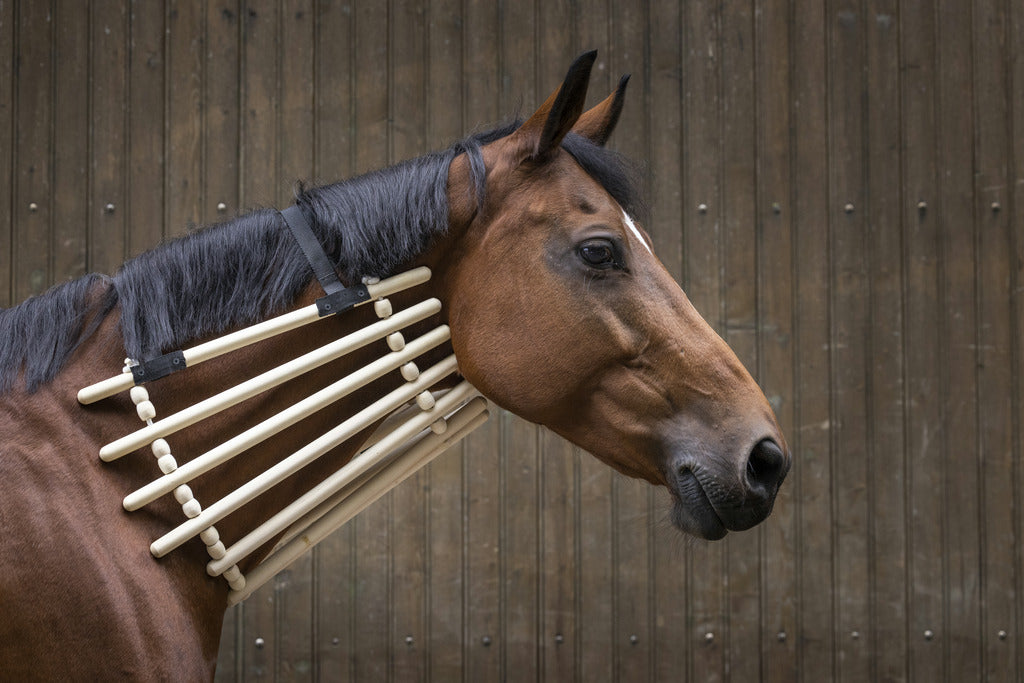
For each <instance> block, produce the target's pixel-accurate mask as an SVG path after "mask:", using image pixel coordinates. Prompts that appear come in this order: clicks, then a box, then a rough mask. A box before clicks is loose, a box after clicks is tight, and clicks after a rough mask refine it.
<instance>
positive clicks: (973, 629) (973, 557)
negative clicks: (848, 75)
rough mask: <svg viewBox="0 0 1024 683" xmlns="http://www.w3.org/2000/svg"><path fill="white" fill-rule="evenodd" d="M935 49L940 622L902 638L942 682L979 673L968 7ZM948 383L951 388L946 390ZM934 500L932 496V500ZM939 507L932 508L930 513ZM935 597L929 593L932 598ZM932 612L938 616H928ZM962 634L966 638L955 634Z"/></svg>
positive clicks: (953, 12)
mask: <svg viewBox="0 0 1024 683" xmlns="http://www.w3.org/2000/svg"><path fill="white" fill-rule="evenodd" d="M938 17H939V20H938V21H939V25H938V30H939V33H938V36H937V39H936V44H937V45H938V46H939V56H938V59H939V62H938V64H939V67H938V69H937V72H938V73H941V74H942V75H943V77H942V82H941V85H940V92H939V97H940V99H939V104H938V110H939V112H940V114H939V117H940V118H939V128H938V131H939V137H938V138H937V140H938V145H937V146H938V153H939V155H940V161H939V168H940V169H941V172H942V177H941V180H940V185H939V187H940V197H941V199H940V202H941V204H940V206H941V211H942V213H941V214H940V216H939V217H940V218H941V222H940V223H939V228H938V229H939V231H940V237H939V239H940V245H939V254H940V259H941V263H940V274H941V275H940V277H941V278H942V285H941V286H942V287H943V290H944V291H943V301H944V306H943V315H940V317H939V322H938V326H937V331H940V333H941V334H943V336H944V342H945V343H944V344H942V345H939V349H940V350H939V354H940V363H941V366H940V367H941V368H942V369H943V372H942V374H941V375H940V377H941V378H942V380H943V383H944V386H943V387H942V388H940V394H941V395H943V396H945V397H947V398H946V399H945V400H944V401H942V402H941V403H940V409H941V411H942V422H943V426H942V427H940V428H939V430H937V431H938V434H937V435H936V436H937V437H938V438H936V439H935V442H936V443H937V444H941V448H942V450H941V451H939V454H940V455H941V456H942V458H943V460H944V467H943V474H944V475H945V482H944V486H943V488H942V489H941V494H940V493H939V491H940V489H938V488H937V489H936V490H935V494H933V495H935V496H936V498H937V499H936V500H935V501H934V502H933V503H932V506H933V508H932V509H941V510H943V511H944V519H943V524H942V533H943V536H942V540H943V546H942V551H943V560H942V561H941V562H938V563H936V562H935V559H934V558H928V559H927V560H926V562H928V563H929V564H937V565H938V566H939V567H940V568H941V569H942V570H943V585H942V590H941V593H940V594H939V595H940V596H941V599H942V602H941V603H940V604H943V608H944V612H945V614H946V615H948V616H947V617H946V621H945V623H942V624H941V625H940V626H939V627H936V626H932V625H929V624H917V625H916V626H917V628H915V629H912V630H911V631H910V638H911V642H912V643H913V642H914V641H917V642H919V643H921V645H920V646H919V647H920V648H921V651H922V654H924V655H926V656H929V657H932V658H935V659H941V661H942V664H943V666H944V669H945V674H946V675H947V676H949V677H950V678H951V679H956V678H960V677H967V678H978V677H981V650H980V647H979V645H980V643H979V641H978V636H979V635H980V632H979V629H980V626H981V614H980V605H979V603H978V599H979V597H980V596H981V592H980V590H981V586H980V585H979V582H978V579H979V576H978V569H979V561H980V557H979V553H980V552H981V547H980V544H979V540H980V538H981V535H980V533H979V532H980V529H979V526H978V525H979V516H978V515H979V500H978V491H979V489H978V483H979V481H978V473H979V469H978V464H977V463H978V460H977V459H978V438H979V434H978V414H977V406H978V385H977V361H978V356H977V354H978V349H977V319H978V318H977V316H978V312H977V283H976V277H977V258H978V252H977V248H976V228H975V224H974V220H973V218H974V215H975V208H974V206H975V197H974V187H973V183H974V180H973V173H965V171H966V170H967V169H969V168H970V166H971V165H972V164H973V163H974V153H975V152H974V144H973V143H974V139H973V138H974V136H972V135H968V134H967V133H966V131H970V130H972V129H973V128H974V127H975V122H974V113H973V111H972V110H973V103H972V100H973V99H974V95H973V88H974V78H973V74H972V72H971V71H972V59H971V51H972V42H973V41H972V31H971V29H970V27H971V26H972V24H973V18H972V16H971V8H970V7H968V6H965V5H964V4H963V3H960V4H959V5H956V4H954V3H949V4H947V5H944V6H941V8H940V14H939V15H938ZM954 387H955V389H954ZM939 496H941V497H939ZM940 506H941V507H940ZM939 595H937V596H936V597H939ZM936 616H938V615H936ZM925 629H931V630H933V631H935V632H936V633H938V634H940V636H941V637H942V638H944V639H945V642H946V644H947V647H946V648H945V651H944V652H942V656H941V658H940V657H939V656H937V653H936V650H937V648H936V647H935V646H934V644H933V643H928V642H927V641H924V640H922V636H921V634H922V632H923V631H924V630H925ZM964 636H966V637H964Z"/></svg>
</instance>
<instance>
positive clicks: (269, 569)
mask: <svg viewBox="0 0 1024 683" xmlns="http://www.w3.org/2000/svg"><path fill="white" fill-rule="evenodd" d="M486 421H487V412H486V411H485V412H483V413H479V414H477V416H476V417H475V418H474V419H473V420H472V421H471V422H470V423H469V424H468V425H466V426H465V427H463V428H462V429H461V430H458V431H453V432H446V433H445V434H443V435H437V434H433V433H431V434H429V435H428V436H427V437H426V438H425V439H424V440H423V441H422V442H421V443H419V444H417V445H416V446H415V447H414V448H413V449H410V451H409V455H410V459H412V458H415V457H416V456H419V455H421V454H420V453H413V451H415V450H418V449H419V448H420V447H421V446H422V448H423V450H424V451H426V454H425V457H421V458H420V459H419V461H418V462H417V464H416V465H415V466H413V467H411V468H410V469H409V470H408V471H407V473H406V474H405V475H404V476H403V477H402V479H405V478H406V477H408V476H409V475H411V474H412V473H413V472H415V471H416V470H417V469H419V468H420V467H422V466H425V465H426V464H427V463H429V462H430V461H431V460H432V459H434V458H435V457H437V456H438V455H440V454H441V453H443V452H445V451H446V450H448V449H449V448H450V447H452V446H454V445H455V444H456V443H458V441H460V440H461V439H463V438H465V437H466V435H467V434H469V433H470V432H472V431H473V430H474V429H476V428H477V427H479V426H480V425H481V424H483V423H484V422H486ZM402 479H399V480H394V481H392V482H390V483H391V486H387V485H386V484H376V483H375V482H370V483H368V484H367V485H366V486H363V487H360V489H359V490H358V491H356V492H355V493H354V494H353V495H352V496H351V497H349V498H348V499H346V500H345V501H343V503H342V504H341V505H338V506H336V507H335V508H334V509H332V510H330V511H329V512H328V513H327V514H326V515H324V516H323V517H321V518H320V519H318V520H317V521H316V522H314V523H313V524H312V525H311V526H310V527H309V528H307V529H306V530H305V531H304V532H303V533H301V534H298V535H297V536H295V537H294V538H293V539H292V540H291V541H289V542H288V543H286V544H285V545H283V546H282V547H281V548H280V549H279V550H277V551H275V552H274V553H273V554H272V555H270V556H269V557H268V558H266V559H265V560H264V561H263V562H261V563H260V564H259V565H257V566H256V567H255V568H254V569H253V570H252V571H250V572H249V573H248V574H247V575H246V577H245V587H244V588H242V589H241V590H232V591H230V592H229V593H228V606H231V605H235V604H237V603H239V602H241V601H243V600H245V599H246V598H247V597H249V596H250V595H252V594H253V593H254V592H255V591H256V590H257V589H258V588H259V587H260V586H262V585H263V584H265V583H266V582H267V581H269V580H270V579H272V578H273V577H274V576H276V575H277V574H278V573H279V572H281V571H283V570H284V569H286V568H288V567H289V566H290V565H291V564H292V563H293V562H295V560H297V559H298V558H300V557H301V556H302V555H303V554H304V553H305V552H306V551H308V550H309V549H310V548H312V547H313V546H315V545H316V544H317V543H319V542H320V541H322V540H323V539H325V538H326V537H327V536H328V535H330V534H331V533H332V532H334V531H335V530H337V529H338V528H339V527H341V526H342V525H343V524H345V523H346V522H348V521H349V520H350V519H352V518H353V517H355V515H357V514H358V513H359V512H361V511H362V510H363V509H365V508H367V507H369V506H370V505H371V504H372V503H373V502H374V501H376V500H377V499H379V498H380V497H381V496H383V495H384V494H385V493H387V492H388V491H389V490H390V489H391V488H393V487H394V486H396V485H398V484H399V483H401V481H402ZM371 483H373V484H374V485H373V486H371V485H370V484H371Z"/></svg>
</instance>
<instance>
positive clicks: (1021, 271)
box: [996, 3, 1024, 675]
mask: <svg viewBox="0 0 1024 683" xmlns="http://www.w3.org/2000/svg"><path fill="white" fill-rule="evenodd" d="M1008 4H1009V7H1010V10H1009V18H1008V20H1007V26H1008V29H1009V30H1010V37H1009V40H1008V41H1007V45H1008V46H1009V53H1010V54H1009V58H1008V60H1007V63H1008V64H1009V68H1010V85H1009V87H1008V93H1009V96H1010V102H1011V105H1010V114H1011V117H1010V130H1011V133H1012V140H1011V150H1012V151H1011V152H1010V155H1011V156H1010V159H1011V166H1010V168H1011V170H1012V174H1013V176H1012V177H1013V181H1014V182H1013V187H1012V190H1011V191H1010V192H1009V193H1008V194H1009V196H1010V211H1011V214H1010V216H1011V218H1010V221H1011V225H1010V230H1011V239H1012V241H1013V245H1014V249H1013V258H1014V259H1015V262H1016V267H1015V268H1014V269H1012V270H1011V278H1010V282H1011V289H1010V291H1011V292H1012V294H1011V300H1012V302H1013V322H1014V329H1013V337H1014V347H1013V351H1012V353H1013V363H1012V366H1011V372H1012V374H1013V377H1015V378H1016V379H1015V381H1014V393H1013V401H1014V411H1015V412H1014V444H1013V448H1014V450H1013V462H1014V467H1013V475H1014V477H1013V483H1014V492H1013V509H1014V510H1016V511H1017V514H1016V516H1015V518H1014V521H1015V523H1016V528H1015V537H1014V544H1015V548H1016V553H1015V565H1014V566H1015V569H1016V575H1015V578H1016V591H1015V596H1014V597H1015V598H1016V601H1015V604H1014V609H1015V613H1014V619H1013V625H1012V626H1010V627H1008V628H1005V629H1002V630H1001V631H997V632H996V638H997V639H1005V640H1009V641H1011V642H1012V645H1013V647H1014V649H1015V654H1016V659H1015V661H1014V662H1013V663H1012V665H1011V670H1012V671H1016V672H1017V674H1018V675H1020V672H1021V670H1022V663H1021V662H1022V660H1024V635H1022V633H1021V630H1022V629H1021V625H1022V623H1024V614H1022V612H1024V590H1022V589H1021V588H1022V586H1021V582H1022V580H1024V543H1022V542H1021V538H1020V534H1021V531H1022V530H1024V510H1022V509H1021V501H1022V496H1021V487H1022V486H1024V467H1022V466H1021V460H1022V458H1024V450H1022V447H1024V434H1022V430H1021V425H1022V424H1024V387H1022V382H1021V368H1022V367H1024V309H1022V306H1021V292H1022V291H1024V290H1022V287H1024V182H1022V180H1024V106H1020V104H1019V103H1020V102H1024V10H1022V9H1021V7H1020V6H1019V5H1015V4H1012V3H1008ZM1011 629H1012V630H1011Z"/></svg>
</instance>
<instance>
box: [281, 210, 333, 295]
mask: <svg viewBox="0 0 1024 683" xmlns="http://www.w3.org/2000/svg"><path fill="white" fill-rule="evenodd" d="M281 217H282V218H284V222H285V225H287V226H288V229H289V230H291V231H292V235H293V236H294V237H295V241H296V242H298V243H299V248H300V249H302V253H303V254H305V255H306V260H307V261H309V265H310V266H312V268H313V273H314V274H315V275H316V279H317V280H318V281H319V282H320V286H321V287H323V288H324V291H325V292H327V293H328V294H333V293H334V292H336V291H338V290H339V289H344V288H345V286H344V285H342V284H341V281H340V280H338V274H337V273H336V272H335V271H334V266H333V265H332V264H331V260H330V259H329V258H327V254H326V253H324V249H323V247H321V246H320V240H318V239H317V238H316V235H314V234H313V229H312V228H310V227H309V223H307V222H306V217H305V216H304V215H302V209H300V208H299V207H297V206H289V207H288V208H287V209H285V210H284V211H282V212H281Z"/></svg>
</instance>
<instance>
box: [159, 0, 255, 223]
mask: <svg viewBox="0 0 1024 683" xmlns="http://www.w3.org/2000/svg"><path fill="white" fill-rule="evenodd" d="M205 34H206V32H205V16H204V15H203V14H202V13H201V12H200V8H199V7H198V6H197V5H196V4H195V3H191V2H180V1H179V0H171V1H170V2H168V5H167V37H166V41H167V83H166V85H167V94H166V97H167V129H166V133H165V135H166V138H165V142H164V147H165V149H166V150H167V151H166V161H165V163H166V167H165V169H164V186H165V188H166V190H165V192H166V198H167V199H166V206H167V215H166V217H165V219H164V220H165V223H166V225H167V231H168V233H170V234H174V235H180V234H182V233H184V232H185V230H187V229H189V228H192V227H194V226H195V225H196V224H197V222H198V220H199V215H200V202H201V198H202V188H203V182H204V180H205V178H204V177H203V175H202V151H201V150H202V147H201V144H202V143H201V138H202V120H203V118H202V117H203V111H202V108H203V106H202V94H203V88H202V82H203V75H204V74H203V62H204V60H203V54H204V47H203V42H204V40H205ZM249 191H250V193H254V191H253V189H252V188H250V189H249Z"/></svg>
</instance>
